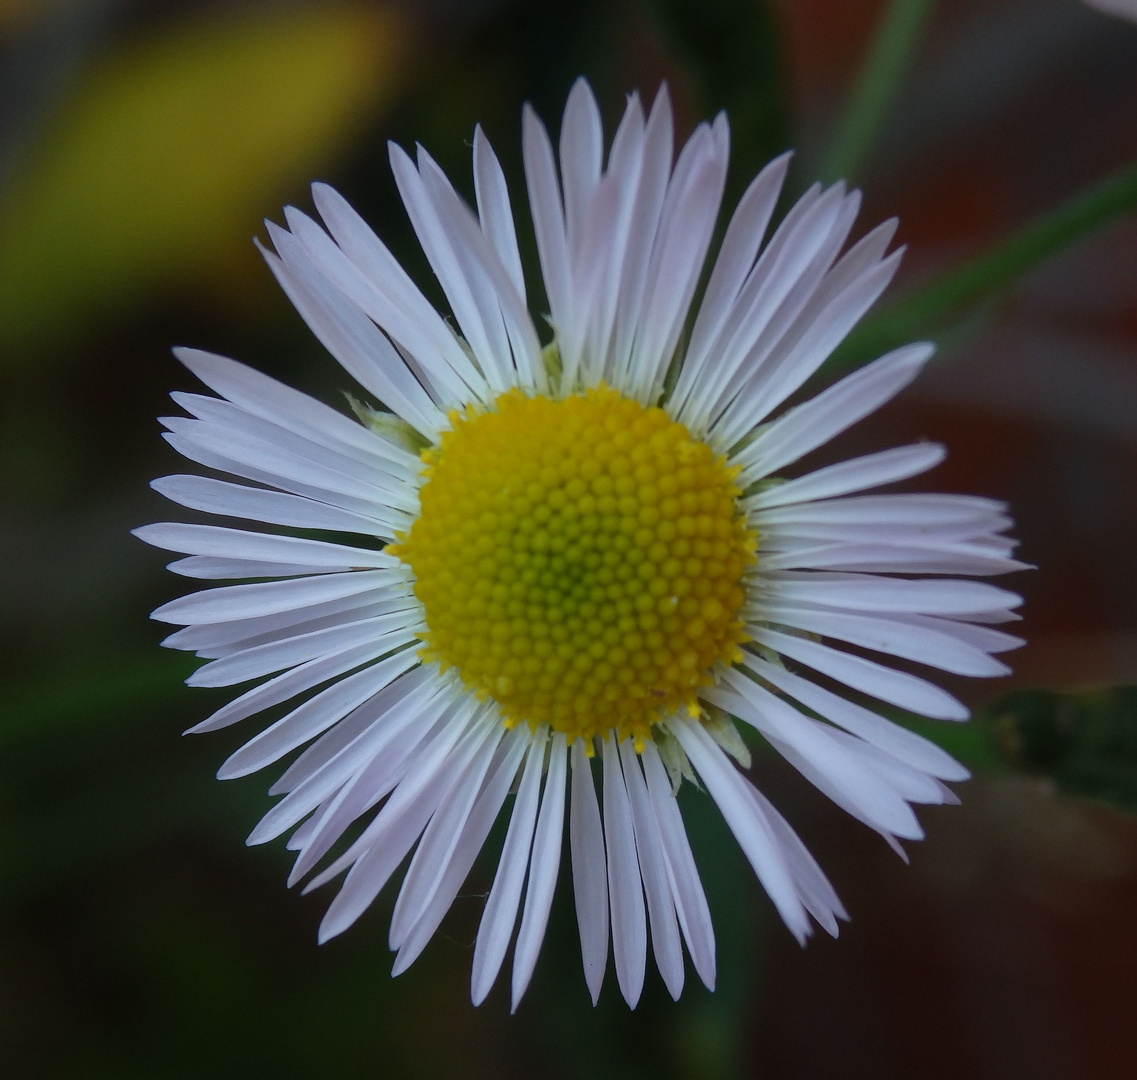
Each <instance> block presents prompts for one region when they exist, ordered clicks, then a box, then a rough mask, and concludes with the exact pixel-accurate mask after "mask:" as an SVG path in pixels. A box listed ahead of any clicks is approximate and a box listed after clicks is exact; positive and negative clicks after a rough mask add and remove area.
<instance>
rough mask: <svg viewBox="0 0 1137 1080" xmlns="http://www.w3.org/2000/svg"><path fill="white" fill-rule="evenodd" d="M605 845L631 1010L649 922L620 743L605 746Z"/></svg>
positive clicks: (616, 943) (620, 977) (615, 948)
mask: <svg viewBox="0 0 1137 1080" xmlns="http://www.w3.org/2000/svg"><path fill="white" fill-rule="evenodd" d="M602 753H603V764H604V844H605V849H606V851H607V856H608V896H609V899H610V901H611V913H612V952H613V954H614V956H615V958H616V981H617V982H618V983H619V984H620V992H621V993H622V994H623V995H624V1000H625V1001H626V1002H627V1003H628V1005H629V1006H630V1007H631V1008H633V1009H634V1008H635V1007H636V1005H637V1004H638V1003H639V1000H640V993H641V992H642V991H643V985H644V971H645V966H646V961H647V916H646V914H645V911H644V895H643V882H642V880H641V878H640V866H639V858H638V856H637V854H636V837H635V830H634V827H633V825H632V808H631V805H630V804H629V802H628V789H627V787H626V786H625V783H624V772H623V769H622V768H621V767H620V757H619V753H618V751H617V749H616V741H615V738H614V737H613V736H612V735H609V736H608V737H607V738H605V739H604V741H603V749H602Z"/></svg>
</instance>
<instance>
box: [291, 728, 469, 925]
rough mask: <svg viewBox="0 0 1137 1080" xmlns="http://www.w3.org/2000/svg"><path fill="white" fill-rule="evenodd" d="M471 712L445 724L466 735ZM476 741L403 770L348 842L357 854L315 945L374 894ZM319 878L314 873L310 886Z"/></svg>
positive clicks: (360, 909) (351, 919)
mask: <svg viewBox="0 0 1137 1080" xmlns="http://www.w3.org/2000/svg"><path fill="white" fill-rule="evenodd" d="M472 711H473V710H472V709H471V710H468V711H467V712H466V713H465V714H464V715H463V716H462V718H461V720H458V719H457V718H456V721H455V723H454V724H452V725H451V726H452V727H455V728H461V729H463V734H464V735H466V734H467V731H466V730H465V729H466V724H467V723H468V721H469V714H470V712H472ZM478 734H479V735H480V734H481V732H480V731H479V732H478ZM439 742H440V743H442V742H443V740H439ZM479 742H480V739H477V738H473V739H471V738H469V737H467V738H466V739H465V743H466V745H465V747H464V749H463V750H460V751H457V752H455V751H454V747H453V746H447V747H446V749H445V750H444V751H443V750H442V749H439V751H438V752H436V753H431V754H428V755H426V758H425V760H424V761H423V762H422V765H421V769H420V772H419V774H418V775H415V774H414V773H412V774H410V775H408V776H407V777H406V778H405V779H404V780H403V782H402V783H401V784H399V786H398V787H397V788H396V789H395V791H394V793H393V794H392V796H391V798H390V799H388V801H387V802H386V804H385V805H384V806H383V809H382V810H381V811H380V812H379V814H378V816H377V817H376V818H375V820H374V821H373V822H372V823H371V825H369V826H368V828H367V829H366V830H365V831H364V834H363V836H362V837H360V840H359V841H357V843H356V844H355V845H352V849H356V848H357V847H358V848H359V849H360V850H361V851H362V854H353V859H354V865H352V867H351V870H350V871H349V872H348V875H347V877H346V878H345V879H344V883H343V885H342V886H341V887H340V891H339V892H338V893H337V894H336V898H335V899H334V900H333V901H332V902H331V904H329V905H328V910H327V913H326V914H325V915H324V918H323V920H322V921H321V922H320V932H319V940H320V943H321V944H323V943H324V942H325V941H328V940H329V939H330V938H333V937H335V936H336V935H337V934H342V933H343V932H344V930H346V929H347V928H348V927H349V926H351V924H352V923H354V922H355V920H356V919H358V918H359V916H360V915H362V914H363V912H364V911H365V910H366V909H367V908H368V907H369V906H370V904H371V902H372V901H373V900H374V899H375V897H376V896H378V895H379V893H380V891H381V890H382V888H383V886H384V885H386V884H387V881H388V880H389V879H390V877H391V874H392V873H394V871H395V869H396V868H397V867H398V865H399V864H400V863H401V862H402V861H403V859H404V858H405V857H406V855H407V853H408V852H409V851H410V849H411V848H412V847H413V846H414V843H415V841H416V840H418V838H419V837H420V836H421V835H422V832H423V829H424V828H425V827H426V824H427V821H428V820H429V819H430V816H431V815H432V814H433V813H434V811H435V810H436V808H437V807H438V804H439V803H440V802H441V801H442V800H443V799H444V798H446V796H447V794H448V792H449V789H450V785H451V783H452V782H453V778H454V776H455V774H456V773H458V772H460V771H461V770H462V769H463V768H465V766H466V764H467V763H468V761H469V758H470V757H471V756H472V754H473V752H474V751H475V750H476V748H477V746H478V744H479ZM365 838H366V839H365ZM333 865H335V864H333ZM329 869H330V868H329ZM320 880H321V879H320V878H316V879H315V880H314V881H313V886H314V885H315V883H316V882H317V881H320ZM310 887H311V886H310Z"/></svg>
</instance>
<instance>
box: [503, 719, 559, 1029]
mask: <svg viewBox="0 0 1137 1080" xmlns="http://www.w3.org/2000/svg"><path fill="white" fill-rule="evenodd" d="M567 764H568V754H567V747H566V744H565V737H564V735H561V734H556V735H553V736H552V738H551V740H550V742H549V765H548V770H547V772H546V773H545V790H544V792H543V793H542V795H541V810H540V812H539V814H538V815H537V826H536V829H535V830H534V833H533V850H532V852H531V854H530V856H529V883H528V885H527V886H526V889H525V906H524V908H523V910H522V912H521V926H520V928H519V929H518V931H517V944H516V945H515V946H514V950H513V980H512V986H511V990H510V1002H511V1008H512V1009H513V1010H514V1011H516V1009H517V1006H518V1004H519V1003H520V1001H521V998H522V996H523V995H524V994H525V990H526V989H527V987H528V986H529V980H530V978H532V976H533V969H534V968H535V967H536V966H537V953H538V952H539V951H540V949H541V942H542V941H543V940H544V937H545V927H546V926H547V925H548V922H549V910H550V908H551V907H552V906H553V890H554V889H555V888H556V884H557V871H558V870H559V869H560V865H561V836H562V830H563V828H564V820H565V770H566V768H567Z"/></svg>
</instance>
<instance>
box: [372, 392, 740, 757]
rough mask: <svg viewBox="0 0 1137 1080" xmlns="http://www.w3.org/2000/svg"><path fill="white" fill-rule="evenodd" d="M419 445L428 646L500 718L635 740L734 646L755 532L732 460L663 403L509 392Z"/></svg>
mask: <svg viewBox="0 0 1137 1080" xmlns="http://www.w3.org/2000/svg"><path fill="white" fill-rule="evenodd" d="M450 420H451V425H452V427H451V430H449V431H447V432H444V433H443V435H442V439H441V442H440V444H439V445H438V446H437V447H436V448H434V449H431V450H428V451H426V452H425V453H424V454H423V455H422V456H423V460H424V461H425V462H426V465H427V470H426V480H425V483H424V484H423V487H422V491H421V496H420V497H421V506H422V509H421V512H420V514H419V516H418V518H417V519H416V520H415V523H414V525H413V526H412V528H411V530H410V533H409V534H408V535H407V536H405V537H402V538H400V541H401V542H400V543H398V544H397V545H393V546H392V547H391V548H389V549H388V550H389V551H391V552H392V553H393V554H395V555H397V556H398V557H399V558H400V559H402V560H403V561H404V562H406V563H407V564H409V565H410V567H411V568H412V570H413V571H414V575H415V579H416V580H415V594H416V595H417V596H418V598H419V600H420V601H421V602H422V604H423V607H424V609H425V613H426V625H427V627H428V629H427V631H426V633H425V634H424V635H423V638H424V641H425V647H424V649H423V653H422V655H423V658H424V659H426V660H438V661H439V662H440V663H441V665H442V667H443V668H444V669H445V668H448V667H454V668H457V670H458V672H459V674H460V675H461V678H462V680H463V682H464V683H465V684H466V685H467V686H468V687H470V688H471V689H472V690H473V691H475V692H476V693H478V694H479V695H481V696H483V697H485V696H490V697H492V698H494V699H495V700H496V701H497V702H498V703H499V705H500V706H501V709H502V713H503V715H504V717H505V721H506V724H507V725H509V726H512V725H513V724H516V723H517V722H519V721H525V722H527V723H528V724H530V725H531V726H534V727H535V726H536V725H538V724H540V723H542V722H543V723H548V724H550V725H551V726H552V728H553V729H554V730H556V731H562V732H564V733H565V734H566V735H567V736H568V737H569V738H570V739H572V738H575V737H576V736H578V735H579V736H580V737H582V738H583V739H584V740H585V742H586V743H588V744H589V745H591V737H592V736H593V735H603V734H605V733H607V732H608V731H609V730H610V729H612V728H615V729H616V730H617V731H618V732H619V733H620V735H621V736H622V737H623V736H629V735H630V736H631V737H633V738H634V739H635V741H636V745H637V746H638V747H641V748H642V746H643V741H644V740H645V739H649V738H650V737H651V727H652V725H653V724H655V723H657V722H658V721H660V720H662V719H664V718H665V717H666V716H667V715H668V714H670V713H673V712H675V711H676V710H678V709H681V708H682V709H685V710H687V712H688V713H689V715H692V716H697V715H698V714H699V707H698V704H697V702H696V697H695V695H696V692H697V690H698V688H699V687H700V686H704V685H706V684H708V683H709V682H710V681H711V674H710V672H711V669H712V668H713V667H714V665H715V664H716V663H719V662H723V663H730V662H732V661H733V660H735V659H738V658H740V654H739V648H738V647H739V644H740V643H741V642H742V641H744V640H745V635H744V634H743V630H742V622H741V620H740V619H739V617H738V614H739V609H740V608H741V606H742V602H743V595H744V594H743V576H744V574H745V573H746V571H747V568H748V566H749V565H750V564H751V563H752V562H753V560H754V552H755V546H756V538H755V535H754V533H753V532H752V531H751V530H749V529H747V527H746V525H745V523H744V521H743V519H742V516H741V514H740V512H739V510H738V507H737V504H736V501H735V500H736V497H737V495H738V489H737V487H736V486H735V483H734V479H735V474H736V470H734V469H731V468H728V467H727V465H726V463H725V461H724V459H723V458H722V457H721V456H716V455H715V454H714V453H713V452H712V451H711V449H710V447H708V446H707V445H706V444H705V443H702V442H699V441H698V440H696V439H693V438H692V437H691V436H690V434H689V433H688V431H687V429H686V428H685V427H683V425H682V424H678V423H675V422H674V421H672V420H670V419H669V418H668V416H667V414H666V413H665V412H664V411H663V410H662V409H659V408H652V409H647V408H644V407H643V406H642V405H639V404H637V403H636V402H634V401H631V400H629V399H628V398H625V397H622V396H621V395H620V394H619V393H617V392H616V391H614V390H610V389H608V388H605V387H600V388H599V389H596V390H590V391H588V392H587V393H583V394H574V395H572V396H570V397H567V398H565V399H563V400H559V401H558V400H553V399H551V398H548V397H527V396H526V395H525V394H523V393H521V392H520V391H518V390H511V391H509V392H507V393H505V394H502V395H501V396H500V397H499V398H498V399H497V401H496V402H495V403H494V406H493V408H492V409H491V410H490V411H477V410H474V409H472V408H467V409H466V411H465V413H464V414H460V413H452V414H451V416H450Z"/></svg>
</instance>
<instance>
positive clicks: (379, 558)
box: [133, 522, 398, 570]
mask: <svg viewBox="0 0 1137 1080" xmlns="http://www.w3.org/2000/svg"><path fill="white" fill-rule="evenodd" d="M133 531H134V535H135V536H137V537H138V538H139V540H144V541H145V542H146V543H147V544H152V545H153V546H154V547H158V548H164V549H165V550H166V551H182V552H185V553H186V554H190V555H217V556H221V557H223V558H238V559H253V560H257V561H263V562H294V563H303V564H306V565H309V566H318V567H323V568H326V569H328V570H366V569H390V568H394V567H396V566H398V560H397V559H396V558H395V557H394V556H393V555H388V554H387V553H386V552H383V551H374V550H369V549H367V548H357V547H348V546H346V545H344V544H329V543H326V542H324V541H322V540H304V539H301V538H300V537H296V536H279V535H276V534H273V533H255V532H247V531H246V530H244V529H226V528H222V527H221V526H218V525H185V524H181V523H176V522H163V523H160V524H156V525H143V526H142V527H141V528H139V529H135V530H133Z"/></svg>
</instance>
